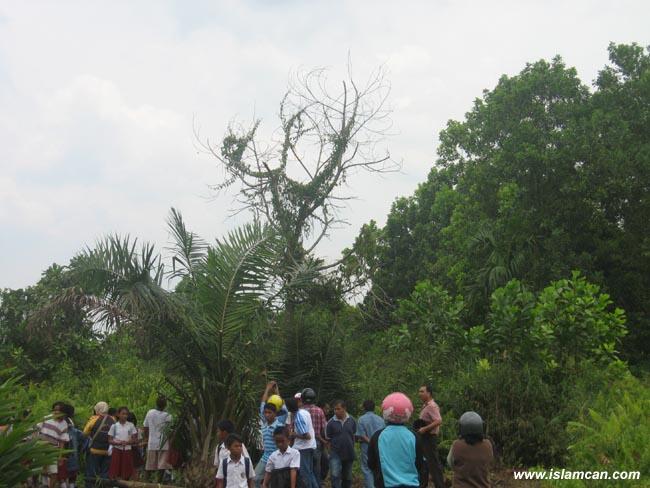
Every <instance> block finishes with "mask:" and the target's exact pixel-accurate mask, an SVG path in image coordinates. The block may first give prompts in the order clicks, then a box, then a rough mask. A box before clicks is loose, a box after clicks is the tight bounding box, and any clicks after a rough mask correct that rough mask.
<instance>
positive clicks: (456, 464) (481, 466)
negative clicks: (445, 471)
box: [447, 412, 494, 488]
mask: <svg viewBox="0 0 650 488" xmlns="http://www.w3.org/2000/svg"><path fill="white" fill-rule="evenodd" d="M458 423H459V424H460V429H459V430H460V439H457V440H455V441H454V443H453V444H452V445H451V449H450V450H449V455H448V456H447V463H448V464H449V466H450V467H451V468H452V469H453V470H454V482H453V486H454V487H457V488H461V487H466V486H473V487H477V488H489V487H490V480H489V479H488V469H489V467H490V464H491V463H492V460H493V459H494V454H493V450H492V443H491V442H490V441H489V440H487V439H485V438H484V437H483V419H482V418H481V416H480V415H479V414H477V413H476V412H465V413H464V414H463V415H461V416H460V419H459V421H458Z"/></svg>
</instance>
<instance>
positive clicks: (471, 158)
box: [355, 45, 650, 360]
mask: <svg viewBox="0 0 650 488" xmlns="http://www.w3.org/2000/svg"><path fill="white" fill-rule="evenodd" d="M610 61H611V66H608V67H606V68H605V69H604V70H603V71H601V73H600V74H599V77H598V80H597V81H596V85H595V87H596V90H595V92H594V93H591V92H590V91H589V90H588V88H587V87H586V86H585V85H583V84H582V83H581V81H580V80H579V78H578V76H577V74H576V71H575V70H574V69H573V68H568V67H567V66H565V64H564V63H563V62H562V60H561V59H560V58H559V57H557V58H555V59H554V60H552V61H551V62H547V61H539V62H536V63H533V64H529V65H527V66H526V67H525V68H524V69H523V70H522V71H521V73H519V74H518V75H516V76H511V77H510V76H503V77H502V78H501V79H500V80H499V82H498V84H497V86H496V87H495V88H494V89H492V90H489V91H487V90H486V91H485V92H484V94H483V96H482V97H481V98H479V99H477V100H476V101H475V103H474V105H473V107H472V110H471V111H470V112H468V113H467V114H466V117H465V119H464V120H463V121H450V122H449V123H448V125H447V128H446V129H445V130H444V131H442V133H441V134H440V146H439V148H438V155H439V157H438V160H437V164H436V167H434V168H433V169H432V170H431V172H430V174H429V178H428V180H427V181H426V182H425V183H423V184H422V185H420V187H419V188H418V189H417V191H416V192H415V194H414V195H413V196H411V197H407V198H401V199H398V200H397V201H396V202H395V203H394V205H393V207H392V209H391V212H390V214H389V216H388V218H387V222H386V225H385V226H384V227H383V228H381V229H371V228H370V227H366V228H364V229H363V230H362V233H361V234H360V235H359V239H358V240H357V243H356V244H355V255H356V256H357V261H358V263H361V264H362V265H364V266H366V265H367V264H368V263H371V264H372V266H370V267H369V266H366V267H365V268H364V267H363V266H360V267H359V268H358V270H357V271H358V272H361V273H366V274H368V273H370V275H369V276H367V278H368V279H370V280H371V281H372V288H373V290H372V293H371V294H370V295H369V297H367V298H366V303H368V302H369V301H372V300H371V299H372V298H373V297H375V296H382V292H383V296H384V298H385V302H386V303H388V307H387V308H388V310H390V308H391V307H392V306H394V304H395V302H396V300H397V299H400V298H404V297H405V296H407V295H408V293H410V290H412V289H413V286H414V285H415V283H416V282H417V281H419V280H424V279H429V280H431V281H432V282H433V283H434V284H438V285H442V286H444V287H445V288H446V289H448V290H450V291H451V292H452V293H454V294H462V295H463V296H464V298H465V301H466V303H467V304H468V312H467V315H468V317H467V318H466V319H467V320H469V321H470V322H472V323H480V322H481V321H482V320H484V317H485V314H486V312H487V310H488V305H489V297H490V295H491V293H492V292H493V291H494V290H495V289H496V288H498V287H500V286H503V285H504V284H505V283H506V282H508V281H509V280H510V279H512V278H518V279H520V280H522V281H523V282H524V283H525V284H526V285H527V286H529V287H530V288H531V289H533V290H540V289H542V288H543V287H544V286H546V285H547V284H548V283H549V282H550V281H552V280H556V279H561V278H566V277H568V276H570V273H571V271H572V270H580V271H582V272H583V273H584V274H585V275H586V276H587V277H588V278H589V279H590V280H591V281H593V282H596V283H598V284H599V285H601V286H602V287H603V288H604V290H605V291H606V292H607V293H609V294H611V295H612V297H613V298H614V300H615V303H616V305H618V306H621V307H622V308H624V309H625V310H626V312H628V317H629V327H630V334H629V337H628V338H627V339H626V344H627V345H626V347H625V348H624V350H625V351H627V352H628V354H629V355H628V356H627V357H628V358H629V357H634V359H635V360H639V359H642V358H643V357H644V354H645V353H643V352H642V351H643V350H648V348H647V344H648V343H649V340H648V339H650V337H649V336H648V332H647V331H648V330H649V325H650V324H648V323H647V319H646V317H648V311H649V310H650V309H649V308H648V307H649V306H650V305H649V304H650V297H649V295H648V293H647V290H648V289H649V287H648V285H649V283H648V281H647V280H648V279H649V278H648V277H649V276H650V262H649V261H648V259H650V258H649V256H650V253H648V242H650V235H649V234H648V232H649V231H648V225H647V222H648V221H650V203H649V200H648V195H649V193H648V187H649V186H650V166H649V164H650V156H649V154H650V152H649V151H650V149H649V148H650V144H649V139H648V137H649V136H648V134H650V126H649V125H648V120H650V116H649V115H648V110H649V108H648V107H650V103H649V100H650V88H649V87H650V69H649V68H648V67H649V66H650V58H649V57H648V54H647V52H646V51H644V49H643V48H641V47H639V46H637V45H612V46H610ZM368 239H371V240H372V239H374V242H372V243H370V242H369V241H368ZM382 317H384V318H386V317H388V318H389V317H390V315H389V314H387V313H383V315H382Z"/></svg>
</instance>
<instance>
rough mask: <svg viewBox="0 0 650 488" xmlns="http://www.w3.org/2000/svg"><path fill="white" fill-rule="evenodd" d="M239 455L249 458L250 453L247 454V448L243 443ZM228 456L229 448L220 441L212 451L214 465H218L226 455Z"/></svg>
mask: <svg viewBox="0 0 650 488" xmlns="http://www.w3.org/2000/svg"><path fill="white" fill-rule="evenodd" d="M241 447H242V449H241V457H242V458H245V457H247V458H250V455H249V454H248V450H247V449H246V446H245V445H244V444H242V445H241ZM229 456H230V450H229V449H228V448H227V447H226V445H225V444H224V443H223V442H222V443H221V444H219V445H218V446H217V450H216V451H214V465H215V466H217V467H219V466H221V465H222V464H223V460H224V459H226V458H227V457H229Z"/></svg>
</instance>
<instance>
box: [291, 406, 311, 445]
mask: <svg viewBox="0 0 650 488" xmlns="http://www.w3.org/2000/svg"><path fill="white" fill-rule="evenodd" d="M293 429H294V431H295V432H296V433H297V434H300V435H305V434H309V439H298V438H296V440H294V442H293V448H294V449H298V450H300V449H316V435H315V434H314V426H313V425H312V423H311V415H309V412H308V411H307V410H304V409H302V408H300V409H298V411H297V412H296V413H294V414H293Z"/></svg>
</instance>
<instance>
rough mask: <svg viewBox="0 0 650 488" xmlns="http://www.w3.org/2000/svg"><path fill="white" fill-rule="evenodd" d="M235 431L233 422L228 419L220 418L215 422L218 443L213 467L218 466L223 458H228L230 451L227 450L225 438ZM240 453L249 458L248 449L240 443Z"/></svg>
mask: <svg viewBox="0 0 650 488" xmlns="http://www.w3.org/2000/svg"><path fill="white" fill-rule="evenodd" d="M234 433H235V424H233V423H232V421H230V420H220V421H219V422H218V423H217V438H218V439H219V445H218V446H217V449H216V451H215V452H214V467H215V468H219V466H220V465H221V464H222V463H223V460H224V459H228V456H229V455H230V451H228V446H226V439H227V438H228V436H229V435H230V434H234ZM242 453H243V454H244V457H247V458H250V456H249V455H248V450H247V449H246V446H244V445H242Z"/></svg>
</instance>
